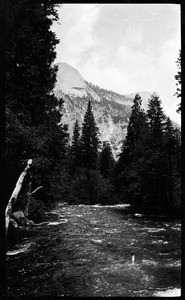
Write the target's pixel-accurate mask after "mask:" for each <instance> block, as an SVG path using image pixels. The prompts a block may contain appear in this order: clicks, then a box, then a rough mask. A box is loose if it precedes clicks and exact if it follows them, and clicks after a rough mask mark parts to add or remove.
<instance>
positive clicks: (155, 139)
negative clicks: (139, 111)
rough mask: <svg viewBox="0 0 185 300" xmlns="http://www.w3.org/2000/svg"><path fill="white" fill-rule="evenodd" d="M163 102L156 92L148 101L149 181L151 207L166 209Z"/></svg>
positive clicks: (164, 118)
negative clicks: (149, 137) (149, 139)
mask: <svg viewBox="0 0 185 300" xmlns="http://www.w3.org/2000/svg"><path fill="white" fill-rule="evenodd" d="M161 104H162V102H161V100H160V99H159V96H158V95H157V94H156V93H153V94H152V96H151V98H150V99H149V103H148V110H147V117H148V126H149V131H150V135H151V144H150V145H149V150H148V151H149V153H150V157H149V159H148V165H149V166H150V170H151V172H150V175H149V178H148V180H149V182H150V186H151V202H150V205H151V207H152V206H153V208H155V209H156V210H158V211H159V210H164V209H165V207H166V205H167V204H166V202H167V199H166V191H165V160H164V154H163V145H164V128H165V122H166V116H165V114H164V112H163V108H162V106H161Z"/></svg>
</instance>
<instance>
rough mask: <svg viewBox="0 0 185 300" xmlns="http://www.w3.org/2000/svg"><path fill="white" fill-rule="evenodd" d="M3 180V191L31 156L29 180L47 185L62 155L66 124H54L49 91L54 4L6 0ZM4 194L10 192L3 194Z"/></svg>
mask: <svg viewBox="0 0 185 300" xmlns="http://www.w3.org/2000/svg"><path fill="white" fill-rule="evenodd" d="M7 14H8V16H9V18H7V29H8V30H7V32H8V35H7V57H6V62H7V64H6V67H7V68H6V72H7V74H6V77H7V81H6V170H7V174H6V178H7V182H8V186H7V189H8V193H11V191H12V188H13V186H14V184H15V182H16V180H17V177H18V175H19V174H20V172H21V170H22V167H23V166H22V164H23V163H24V162H25V160H27V159H28V158H33V159H34V163H33V172H34V176H33V180H34V181H35V184H36V185H37V184H40V183H41V182H42V185H43V186H45V187H46V189H45V191H46V194H49V190H48V189H49V186H50V185H49V174H51V173H52V172H53V171H54V169H55V168H56V166H57V165H58V164H59V160H60V159H62V158H64V156H65V152H66V144H67V140H68V137H67V127H66V126H64V125H61V126H58V123H59V121H60V119H61V115H60V113H59V111H58V110H57V108H56V107H57V106H61V105H62V101H58V100H57V98H56V97H55V96H54V94H53V88H54V84H55V80H56V71H57V68H56V67H54V66H53V65H52V63H53V61H54V59H55V57H56V53H55V47H56V45H57V43H58V40H57V39H56V36H55V34H54V33H53V32H52V31H51V30H50V27H51V24H52V22H53V20H58V16H57V12H56V8H55V5H54V4H51V3H50V1H46V2H45V4H42V3H39V2H34V3H32V2H31V3H30V1H28V0H20V1H18V2H17V1H14V0H10V1H9V2H8V3H7ZM8 196H9V195H8Z"/></svg>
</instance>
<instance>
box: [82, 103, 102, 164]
mask: <svg viewBox="0 0 185 300" xmlns="http://www.w3.org/2000/svg"><path fill="white" fill-rule="evenodd" d="M99 144H100V141H99V138H98V127H97V126H96V123H95V119H94V115H93V112H92V106H91V101H90V100H89V102H88V106H87V111H86V113H85V116H84V121H83V124H82V136H81V147H80V148H81V165H82V167H84V168H87V169H96V168H97V157H98V148H99Z"/></svg>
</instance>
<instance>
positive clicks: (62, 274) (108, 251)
mask: <svg viewBox="0 0 185 300" xmlns="http://www.w3.org/2000/svg"><path fill="white" fill-rule="evenodd" d="M127 207H128V206H127V205H115V206H100V205H91V206H90V205H71V206H68V205H65V204H58V205H57V206H56V207H55V208H54V209H53V210H51V211H48V212H46V214H45V220H43V222H42V223H39V224H35V225H34V226H33V228H31V229H30V230H29V231H26V232H25V233H24V234H22V235H21V236H20V237H19V239H18V240H17V239H16V243H10V244H8V246H7V282H8V293H9V295H14V296H15V297H22V296H72V297H83V296H86V297H91V296H97V297H98V296H100V297H109V296H110V297H114V296H115V297H116V296H118V297H138V296H141V297H155V296H164V297H168V296H169V297H170V296H180V291H181V290H180V287H181V224H180V221H169V220H167V219H163V218H161V219H158V220H157V219H155V218H153V219H151V218H148V217H146V216H144V215H141V214H132V213H128V212H127Z"/></svg>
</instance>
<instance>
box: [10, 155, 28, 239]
mask: <svg viewBox="0 0 185 300" xmlns="http://www.w3.org/2000/svg"><path fill="white" fill-rule="evenodd" d="M31 164H32V159H29V160H28V162H27V166H26V168H25V169H24V171H23V172H22V173H21V175H20V176H19V179H18V180H17V183H16V186H15V188H14V190H13V193H12V195H11V197H10V200H9V202H8V204H7V207H6V211H5V222H6V225H5V226H6V234H7V232H8V226H9V221H10V215H11V213H12V208H13V205H14V204H15V203H16V201H17V197H18V195H19V192H20V190H21V187H22V184H23V181H24V178H25V176H26V174H27V171H28V169H29V168H30V165H31Z"/></svg>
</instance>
